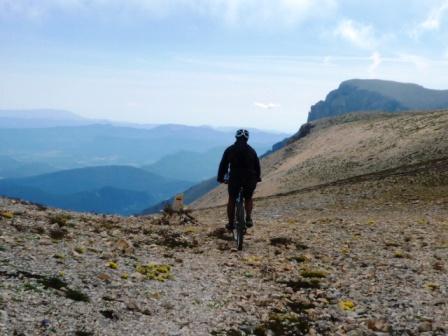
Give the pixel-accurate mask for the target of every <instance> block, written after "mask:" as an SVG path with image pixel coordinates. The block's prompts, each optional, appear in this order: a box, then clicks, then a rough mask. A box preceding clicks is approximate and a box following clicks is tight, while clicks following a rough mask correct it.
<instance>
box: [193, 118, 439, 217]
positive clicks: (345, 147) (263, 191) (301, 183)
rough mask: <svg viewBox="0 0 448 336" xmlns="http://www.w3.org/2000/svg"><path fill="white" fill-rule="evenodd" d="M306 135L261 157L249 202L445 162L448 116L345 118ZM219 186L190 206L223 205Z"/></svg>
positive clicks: (222, 189) (326, 121)
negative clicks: (429, 162) (440, 160)
mask: <svg viewBox="0 0 448 336" xmlns="http://www.w3.org/2000/svg"><path fill="white" fill-rule="evenodd" d="M311 125H312V126H313V127H312V128H311V132H310V133H309V134H308V135H306V136H305V137H302V138H300V139H298V140H295V141H294V139H292V142H291V143H289V144H288V145H286V146H285V147H284V148H282V149H280V150H278V151H276V152H274V153H272V154H270V155H268V156H266V157H264V158H263V159H262V161H261V163H262V179H263V182H262V183H260V184H259V185H258V187H257V191H256V193H255V197H262V196H269V195H274V194H278V193H286V192H289V191H292V190H297V189H301V188H305V187H310V186H314V185H319V184H324V183H328V182H331V181H336V180H340V179H345V178H348V177H352V176H357V175H363V174H368V173H373V172H377V171H381V170H385V169H390V168H394V167H399V166H402V165H408V164H414V163H418V162H422V161H425V160H432V159H437V158H443V157H447V156H448V132H447V131H446V130H447V129H448V111H436V112H423V113H414V112H413V113H409V112H407V113H401V114H392V113H388V114H387V113H386V114H385V113H382V114H362V113H361V114H348V115H343V116H340V117H337V118H334V119H323V120H319V121H315V122H312V123H311ZM226 197H227V194H226V188H225V186H220V187H218V188H216V189H214V190H213V191H211V192H210V193H208V194H206V195H204V196H203V197H202V198H201V199H199V200H197V201H196V202H194V203H193V206H194V207H196V208H202V207H209V206H214V205H218V204H223V203H225V201H226Z"/></svg>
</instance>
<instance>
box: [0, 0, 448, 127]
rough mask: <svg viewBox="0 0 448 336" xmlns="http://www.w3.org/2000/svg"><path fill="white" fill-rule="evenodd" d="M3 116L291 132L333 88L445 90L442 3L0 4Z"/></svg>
mask: <svg viewBox="0 0 448 336" xmlns="http://www.w3.org/2000/svg"><path fill="white" fill-rule="evenodd" d="M0 76H1V78H2V80H1V82H0V108H57V109H67V110H71V111H73V112H76V113H78V114H80V115H83V116H86V117H93V118H107V119H113V120H122V121H132V122H142V123H182V124H190V125H203V124H208V125H214V126H225V125H235V126H240V125H241V126H250V127H258V128H264V129H275V130H282V131H295V130H296V129H297V128H298V127H299V125H300V124H301V123H303V122H304V121H305V120H306V116H307V113H308V111H309V107H310V105H312V104H314V103H316V102H317V101H318V100H320V99H323V98H324V97H325V95H326V94H327V93H328V92H329V91H330V90H332V89H334V88H336V87H337V86H338V85H339V83H340V82H341V81H343V80H347V79H351V78H381V79H391V80H397V81H406V82H415V83H418V84H421V85H424V86H426V87H429V88H435V89H448V82H447V81H448V1H447V0H425V1H421V0H418V1H417V0H389V1H385V0H375V1H373V0H372V1H368V0H365V1H358V0H126V1H119V0H39V1H36V0H0Z"/></svg>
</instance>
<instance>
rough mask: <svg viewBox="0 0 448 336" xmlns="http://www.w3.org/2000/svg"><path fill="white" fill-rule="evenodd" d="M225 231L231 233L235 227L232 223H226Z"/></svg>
mask: <svg viewBox="0 0 448 336" xmlns="http://www.w3.org/2000/svg"><path fill="white" fill-rule="evenodd" d="M226 229H227V230H229V231H233V230H234V229H235V226H234V225H233V223H228V224H227V225H226Z"/></svg>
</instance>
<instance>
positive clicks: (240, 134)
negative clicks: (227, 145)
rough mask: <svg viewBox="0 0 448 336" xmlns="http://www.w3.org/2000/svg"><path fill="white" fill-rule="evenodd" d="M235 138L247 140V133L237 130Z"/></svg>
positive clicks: (244, 130) (246, 131) (243, 130)
mask: <svg viewBox="0 0 448 336" xmlns="http://www.w3.org/2000/svg"><path fill="white" fill-rule="evenodd" d="M235 138H237V139H239V138H245V139H246V140H247V139H249V131H248V130H246V129H239V130H238V131H236V133H235Z"/></svg>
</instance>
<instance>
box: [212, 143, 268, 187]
mask: <svg viewBox="0 0 448 336" xmlns="http://www.w3.org/2000/svg"><path fill="white" fill-rule="evenodd" d="M229 165H230V174H229V181H230V182H233V181H254V182H255V183H256V182H259V181H261V178H260V160H259V159H258V155H257V152H255V150H254V149H253V148H252V147H251V146H249V145H248V144H247V142H246V141H244V140H237V141H236V142H235V143H234V144H233V145H232V146H230V147H228V148H227V149H226V150H225V151H224V154H223V156H222V159H221V163H220V164H219V170H218V178H217V180H218V182H220V183H222V182H224V176H225V174H226V173H227V171H228V168H229Z"/></svg>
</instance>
